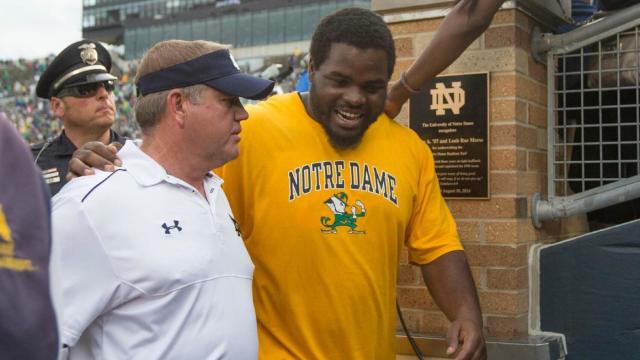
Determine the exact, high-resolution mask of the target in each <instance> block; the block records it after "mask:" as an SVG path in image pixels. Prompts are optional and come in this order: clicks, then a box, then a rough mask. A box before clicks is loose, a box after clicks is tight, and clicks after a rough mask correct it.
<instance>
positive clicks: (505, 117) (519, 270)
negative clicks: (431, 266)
mask: <svg viewBox="0 0 640 360" xmlns="http://www.w3.org/2000/svg"><path fill="white" fill-rule="evenodd" d="M440 22H441V19H429V20H417V21H410V22H401V23H392V24H390V25H389V26H390V28H391V31H392V32H393V34H394V37H395V39H396V48H397V49H396V50H397V54H398V61H397V65H396V69H395V71H394V75H393V78H392V80H393V81H396V80H397V79H398V76H399V74H400V72H401V71H403V70H405V69H406V68H407V67H408V66H409V64H411V62H412V61H413V60H414V58H415V56H416V55H418V54H419V52H420V51H421V50H422V49H424V48H425V46H426V45H427V44H428V43H429V41H430V40H431V38H432V37H433V34H434V31H435V29H436V28H437V27H438V25H439V24H440ZM534 25H535V23H534V21H533V20H532V19H531V18H530V17H528V16H527V15H525V14H524V13H522V12H521V11H519V10H514V9H508V10H501V11H500V12H498V14H496V16H495V18H494V20H493V23H492V25H491V27H490V28H489V29H488V30H487V31H486V32H485V34H483V35H482V36H481V37H480V38H479V39H478V40H476V41H475V42H474V43H473V44H472V45H471V46H470V47H469V49H467V51H465V53H464V54H462V55H461V56H460V58H459V59H458V60H457V61H456V62H455V63H454V64H452V65H451V66H450V67H449V68H448V69H447V70H446V71H445V72H444V74H447V73H449V74H461V73H472V72H480V71H488V72H489V73H490V78H489V81H490V92H489V97H490V98H489V106H490V116H489V121H490V122H489V124H490V130H489V132H490V179H491V181H490V194H491V199H490V200H449V201H448V203H449V207H450V208H451V211H452V212H453V215H454V217H455V218H456V221H457V223H458V229H459V232H460V236H461V238H462V241H463V243H464V246H465V249H466V252H467V256H468V258H469V262H470V264H471V266H472V271H473V276H474V278H475V281H476V285H477V287H478V292H479V295H480V302H481V306H482V310H483V314H484V321H485V327H486V331H487V334H488V336H490V337H492V338H501V339H508V338H515V337H518V336H522V335H526V334H527V328H528V323H527V321H528V316H527V314H528V296H529V290H528V267H527V254H528V249H529V247H530V246H531V245H532V244H533V243H535V242H539V241H542V240H546V239H548V238H550V237H549V235H548V233H546V232H539V231H536V230H535V229H534V227H533V225H532V223H531V218H530V210H529V203H530V197H531V195H532V194H533V193H534V192H542V193H543V194H546V181H547V179H546V166H547V165H546V148H547V145H546V139H547V137H546V105H547V104H546V102H547V89H546V68H545V67H544V66H543V65H541V64H539V63H536V62H535V61H534V60H533V58H532V57H531V55H530V50H531V49H530V37H531V35H530V34H531V31H532V28H533V26H534ZM408 108H409V107H408V105H405V106H404V108H403V110H402V112H401V113H400V115H399V116H398V118H397V120H398V121H399V122H400V123H403V124H405V125H408V122H409V113H408ZM398 284H399V285H398V300H399V303H400V306H401V307H402V308H403V313H404V316H405V320H406V321H407V324H408V326H409V328H410V329H411V330H412V331H414V332H416V333H422V334H433V335H440V336H441V335H443V334H444V332H445V331H446V327H447V325H448V321H447V320H446V318H445V317H444V315H443V314H442V313H441V312H440V311H439V310H438V308H437V306H436V305H435V304H434V302H433V300H432V299H431V298H430V296H429V294H428V291H427V290H426V288H425V287H424V286H423V285H422V284H423V282H422V278H421V275H420V271H419V269H418V268H417V267H414V266H411V265H409V264H408V262H407V256H406V254H404V256H403V259H402V262H401V266H400V271H399V276H398Z"/></svg>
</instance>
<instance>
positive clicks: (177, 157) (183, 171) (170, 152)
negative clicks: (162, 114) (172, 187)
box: [140, 129, 210, 199]
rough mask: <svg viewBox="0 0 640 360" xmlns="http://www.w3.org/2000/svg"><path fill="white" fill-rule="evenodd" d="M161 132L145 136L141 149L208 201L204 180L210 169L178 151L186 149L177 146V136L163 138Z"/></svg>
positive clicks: (156, 131)
mask: <svg viewBox="0 0 640 360" xmlns="http://www.w3.org/2000/svg"><path fill="white" fill-rule="evenodd" d="M159 130H160V129H155V131H154V133H152V134H151V135H143V137H142V139H143V141H142V146H140V149H141V150H142V151H143V152H144V153H146V154H147V155H149V156H150V157H151V158H152V159H153V160H155V161H156V162H157V163H158V164H160V166H162V167H163V168H164V169H165V170H166V171H167V173H168V174H171V175H172V176H175V177H177V178H178V179H181V180H183V181H184V182H186V183H187V184H189V185H191V186H193V187H194V188H195V189H196V190H198V192H200V194H201V195H202V196H203V197H204V198H205V199H206V198H207V196H206V194H205V191H204V183H203V180H204V177H205V176H206V174H207V173H208V172H209V170H210V168H209V167H206V166H196V165H195V164H194V161H195V158H194V156H193V155H192V154H188V153H185V151H180V150H178V151H176V149H182V148H184V146H180V145H178V144H177V141H176V136H163V135H162V133H161V131H159Z"/></svg>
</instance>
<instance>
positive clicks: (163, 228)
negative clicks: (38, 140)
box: [53, 141, 258, 360]
mask: <svg viewBox="0 0 640 360" xmlns="http://www.w3.org/2000/svg"><path fill="white" fill-rule="evenodd" d="M118 155H119V156H120V158H121V159H122V160H123V163H124V167H123V168H120V169H118V170H116V171H115V172H113V173H105V172H101V171H98V174H96V175H95V176H85V177H81V178H79V179H76V180H74V181H73V182H71V183H69V185H68V186H66V187H65V188H64V189H62V191H61V192H60V193H59V194H58V195H57V196H55V197H54V198H53V203H54V205H53V240H54V250H55V254H58V255H57V256H59V258H58V259H57V260H58V261H56V262H55V263H54V264H58V265H57V266H60V268H59V270H60V271H59V272H57V273H58V274H60V279H61V280H60V281H61V287H62V289H61V290H62V294H63V302H62V303H63V306H62V307H63V309H58V313H59V314H60V315H61V323H62V326H61V328H62V331H61V339H62V342H63V343H64V344H67V345H69V346H71V350H70V358H71V359H125V358H127V359H234V360H235V359H256V358H257V346H258V344H257V329H256V318H255V311H254V307H253V299H252V279H253V263H252V262H251V259H250V258H249V255H248V253H247V251H246V249H245V246H244V243H243V241H242V238H241V237H240V232H239V230H237V227H236V224H235V220H234V218H233V215H232V213H231V209H230V208H229V204H228V202H227V198H226V196H225V194H224V192H223V191H222V188H221V185H222V179H220V178H219V177H217V176H216V175H213V174H209V175H208V176H206V177H205V179H204V183H203V184H204V189H205V192H206V196H207V199H206V200H205V199H204V198H203V197H202V195H201V194H200V193H199V192H198V191H197V190H196V189H195V188H193V187H192V186H191V185H189V184H187V183H186V182H184V181H182V180H180V179H178V178H176V177H173V176H171V175H169V174H167V172H166V171H165V170H164V168H162V167H161V166H160V165H159V164H158V163H157V162H155V161H154V160H153V159H152V158H150V157H149V156H148V155H146V154H145V153H144V152H142V151H141V150H140V149H139V148H138V147H136V146H135V144H134V143H133V142H131V141H127V142H126V144H125V146H124V147H123V148H122V150H121V151H120V152H119V153H118Z"/></svg>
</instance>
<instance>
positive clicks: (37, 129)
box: [0, 54, 306, 144]
mask: <svg viewBox="0 0 640 360" xmlns="http://www.w3.org/2000/svg"><path fill="white" fill-rule="evenodd" d="M51 60H53V55H51V56H49V57H46V58H42V59H35V60H25V59H20V60H10V61H0V74H1V76H0V112H4V113H5V115H6V116H7V118H9V120H10V121H11V122H12V123H13V124H14V126H15V127H16V129H17V130H18V132H19V133H20V134H21V135H22V137H23V138H24V139H25V141H27V142H28V143H29V144H34V143H38V142H42V141H46V140H48V139H50V138H53V137H55V136H56V135H58V134H59V133H60V131H62V122H61V121H60V120H59V119H57V118H56V117H55V115H54V114H53V113H52V111H51V109H50V107H49V101H48V100H46V99H40V98H38V97H37V96H36V93H35V88H36V83H37V82H38V79H39V78H40V76H41V75H42V73H43V72H44V70H45V69H46V68H47V66H48V65H49V63H50V62H51ZM281 60H282V61H280V62H278V61H277V60H276V61H273V62H271V63H269V64H267V65H265V66H264V68H263V69H261V70H260V71H257V72H256V73H254V75H258V76H261V77H264V78H269V79H272V80H275V81H276V82H277V85H276V87H275V88H274V93H285V92H290V91H294V90H296V84H297V82H298V78H299V77H300V76H301V75H303V73H304V69H305V68H306V62H305V59H304V58H303V56H302V55H298V54H296V55H291V56H289V57H288V58H285V59H281ZM135 64H136V62H135V61H132V62H124V61H120V62H119V63H114V67H113V68H112V73H113V74H114V75H116V76H118V78H119V79H120V81H119V85H118V86H117V87H116V89H115V90H114V96H115V98H116V109H117V113H116V120H115V124H114V126H113V129H114V130H116V131H117V132H118V133H119V134H121V135H123V136H125V137H127V138H137V137H139V135H140V134H139V132H140V130H139V129H138V126H137V124H136V122H135V115H134V112H133V106H134V104H135V101H136V94H135V86H134V84H133V79H134V77H135V72H136V65H135ZM303 90H304V88H303Z"/></svg>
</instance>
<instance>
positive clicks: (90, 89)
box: [56, 80, 116, 98]
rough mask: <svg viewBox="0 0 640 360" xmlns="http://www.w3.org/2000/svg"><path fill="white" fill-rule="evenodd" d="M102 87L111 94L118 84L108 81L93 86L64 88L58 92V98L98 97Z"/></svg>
mask: <svg viewBox="0 0 640 360" xmlns="http://www.w3.org/2000/svg"><path fill="white" fill-rule="evenodd" d="M101 87H104V89H105V90H106V91H107V92H108V93H111V92H112V91H113V89H115V87H116V84H115V82H114V81H113V80H106V81H101V82H96V83H91V84H83V85H78V86H70V87H67V88H64V89H62V90H60V92H58V94H57V95H56V97H59V98H61V97H64V96H73V97H77V98H89V97H94V96H96V94H97V93H98V90H99V89H100V88H101Z"/></svg>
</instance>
